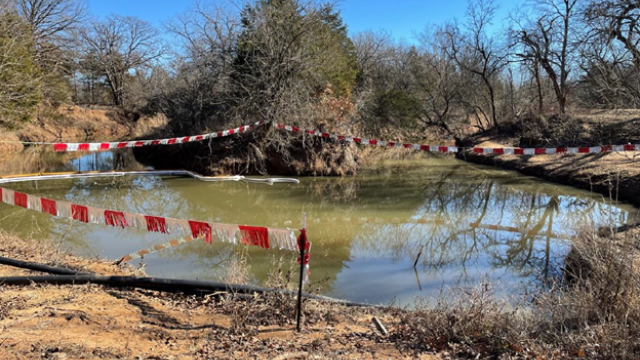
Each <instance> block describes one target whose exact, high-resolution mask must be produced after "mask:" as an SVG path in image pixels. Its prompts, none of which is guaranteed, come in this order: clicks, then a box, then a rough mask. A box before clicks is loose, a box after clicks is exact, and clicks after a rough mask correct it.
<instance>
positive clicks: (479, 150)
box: [276, 124, 640, 155]
mask: <svg viewBox="0 0 640 360" xmlns="http://www.w3.org/2000/svg"><path fill="white" fill-rule="evenodd" d="M276 128H278V129H282V130H286V131H290V132H302V133H304V134H307V135H313V136H317V137H321V138H326V139H333V140H336V141H342V142H349V143H355V144H360V145H371V146H380V147H388V148H404V149H414V150H421V151H430V152H439V153H457V152H463V151H465V150H470V151H473V152H474V153H476V154H496V155H502V154H512V155H542V154H594V153H601V152H610V151H615V152H622V151H640V144H636V145H631V144H628V145H609V146H590V147H555V148H486V147H474V148H464V147H458V146H440V145H423V144H408V143H401V142H394V141H384V140H375V139H367V138H360V137H354V136H347V135H337V134H332V133H328V132H322V131H314V130H305V129H300V128H298V127H295V126H289V125H282V124H277V125H276Z"/></svg>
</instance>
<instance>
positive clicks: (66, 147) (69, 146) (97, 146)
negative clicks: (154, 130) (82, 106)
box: [36, 121, 264, 152]
mask: <svg viewBox="0 0 640 360" xmlns="http://www.w3.org/2000/svg"><path fill="white" fill-rule="evenodd" d="M261 125H264V122H263V121H258V122H256V123H253V124H250V125H244V126H240V127H237V128H235V129H229V130H224V131H216V132H212V133H208V134H202V135H193V136H183V137H175V138H167V139H156V140H131V141H118V142H102V143H54V144H53V150H54V151H57V152H74V151H106V150H111V149H122V148H132V147H142V146H155V145H175V144H185V143H189V142H198V141H202V140H207V139H215V138H219V137H226V136H231V135H233V134H239V133H243V132H247V131H249V130H253V129H255V128H256V127H258V126H261ZM36 144H42V145H47V144H50V143H36Z"/></svg>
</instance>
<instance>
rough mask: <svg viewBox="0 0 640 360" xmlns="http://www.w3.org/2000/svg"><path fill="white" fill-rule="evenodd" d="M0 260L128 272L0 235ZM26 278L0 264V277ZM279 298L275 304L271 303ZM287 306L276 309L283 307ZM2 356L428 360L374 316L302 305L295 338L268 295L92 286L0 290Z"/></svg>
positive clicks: (313, 303)
mask: <svg viewBox="0 0 640 360" xmlns="http://www.w3.org/2000/svg"><path fill="white" fill-rule="evenodd" d="M0 256H5V257H11V258H15V259H20V260H25V261H31V262H37V263H42V264H49V265H55V266H60V267H67V268H73V269H78V270H83V271H91V272H95V273H98V274H109V275H143V274H142V273H140V272H138V271H136V270H135V269H133V268H130V267H120V266H116V265H112V264H110V263H108V262H105V261H101V260H95V259H94V260H88V259H82V258H77V257H74V256H71V255H69V254H66V253H62V252H60V251H57V250H56V249H55V247H52V246H51V244H49V243H46V244H36V243H34V242H28V241H23V240H20V239H17V238H15V237H11V236H7V235H4V234H2V235H0ZM28 274H31V272H29V271H26V270H21V269H16V268H12V267H8V266H3V265H0V276H21V275H28ZM280 300H282V299H280ZM294 300H295V299H293V298H290V299H287V302H286V303H285V306H286V307H287V308H288V307H293V306H294V303H295V301H294ZM0 305H1V306H0V354H1V358H2V359H43V358H47V359H240V358H242V359H244V358H251V359H327V358H330V359H379V358H393V359H397V358H398V359H402V358H407V359H409V358H411V359H413V358H421V359H437V358H440V357H439V356H437V357H434V356H431V355H429V354H428V353H414V352H401V351H400V350H399V349H398V348H397V346H396V344H395V343H394V341H392V340H391V338H390V337H389V336H384V335H381V334H380V333H379V332H378V331H377V330H376V329H375V327H374V325H373V324H372V321H371V319H372V316H378V317H379V318H380V319H381V320H382V322H383V323H384V324H385V325H386V326H387V327H388V329H389V330H390V331H393V329H394V326H395V325H396V324H397V323H396V322H395V321H394V320H393V318H392V317H391V315H389V314H387V313H386V312H385V311H381V310H371V309H357V308H346V307H343V306H337V305H328V304H326V303H319V302H316V301H305V305H304V308H305V313H304V315H305V316H304V331H303V333H301V334H299V333H297V332H295V325H294V323H293V322H292V321H291V322H287V323H280V324H276V323H274V322H273V319H276V318H282V314H280V311H282V310H283V309H281V308H278V307H275V306H274V302H272V300H270V299H268V298H259V297H257V298H254V299H251V300H238V299H235V300H230V299H226V300H225V299H224V297H223V298H219V297H206V298H196V297H186V296H181V295H174V294H161V293H157V292H154V291H142V290H121V289H113V288H107V287H102V286H98V285H76V286H70V285H69V286H53V285H32V286H0Z"/></svg>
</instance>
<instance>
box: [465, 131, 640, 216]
mask: <svg viewBox="0 0 640 360" xmlns="http://www.w3.org/2000/svg"><path fill="white" fill-rule="evenodd" d="M478 146H483V147H505V145H503V144H497V143H494V142H481V143H479V144H478ZM457 157H458V158H459V159H463V160H466V161H470V162H474V163H478V164H486V165H493V166H499V167H501V168H505V169H510V170H516V171H519V172H521V173H523V174H526V175H532V176H537V177H540V178H543V179H545V180H549V181H552V182H555V183H559V184H565V185H571V186H574V187H577V188H581V189H585V190H589V191H593V192H596V193H600V194H602V195H603V196H604V197H605V198H607V199H614V200H616V199H617V200H620V201H624V202H628V203H631V204H634V205H635V206H640V153H638V152H627V153H600V154H586V155H567V154H564V155H536V156H521V155H489V154H475V153H464V154H458V155H457Z"/></svg>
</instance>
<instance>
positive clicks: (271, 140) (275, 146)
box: [134, 124, 358, 176]
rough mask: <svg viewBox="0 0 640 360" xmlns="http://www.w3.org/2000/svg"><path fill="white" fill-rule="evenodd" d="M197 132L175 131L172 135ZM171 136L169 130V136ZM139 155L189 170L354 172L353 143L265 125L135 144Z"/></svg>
mask: <svg viewBox="0 0 640 360" xmlns="http://www.w3.org/2000/svg"><path fill="white" fill-rule="evenodd" d="M182 135H193V134H172V136H182ZM164 136H166V134H165V135H164ZM134 153H135V155H136V158H137V159H138V160H139V161H140V162H142V163H145V164H149V165H152V166H153V167H155V168H156V169H187V170H192V171H196V172H198V173H200V174H203V175H228V174H233V175H266V174H271V175H290V176H345V175H354V174H355V173H356V170H357V166H358V157H357V155H356V154H357V149H356V148H355V145H353V144H340V143H338V142H336V141H332V140H329V139H320V138H317V137H311V136H306V137H305V138H302V137H301V136H297V134H296V135H292V134H289V133H286V132H283V131H278V130H275V129H273V128H272V127H271V125H270V124H269V125H264V126H261V127H258V128H256V129H254V130H251V131H248V132H245V133H242V134H236V135H233V136H229V137H224V138H216V139H211V140H210V141H204V142H196V143H188V144H182V145H176V146H158V147H154V148H136V149H134Z"/></svg>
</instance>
